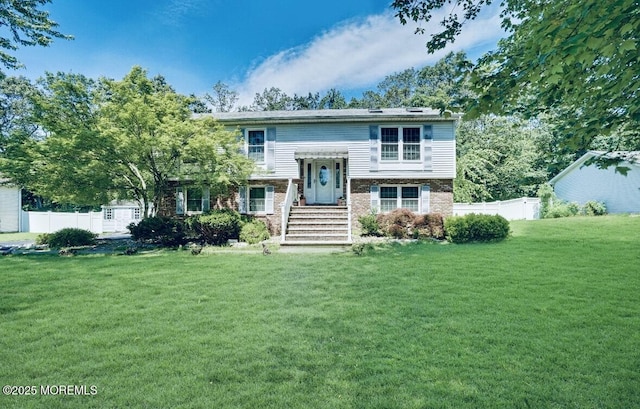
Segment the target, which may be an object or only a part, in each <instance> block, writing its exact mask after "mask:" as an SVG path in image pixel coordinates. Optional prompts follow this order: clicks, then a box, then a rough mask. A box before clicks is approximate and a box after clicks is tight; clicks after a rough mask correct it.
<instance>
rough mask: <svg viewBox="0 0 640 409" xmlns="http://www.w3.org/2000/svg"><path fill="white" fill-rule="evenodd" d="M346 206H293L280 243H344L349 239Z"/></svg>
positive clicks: (348, 242) (299, 244)
mask: <svg viewBox="0 0 640 409" xmlns="http://www.w3.org/2000/svg"><path fill="white" fill-rule="evenodd" d="M347 212H348V210H347V207H346V206H293V207H291V213H290V214H289V221H288V223H287V232H286V234H285V239H284V242H283V243H282V245H285V246H287V245H289V246H308V245H315V246H317V245H344V244H350V243H351V242H350V241H349V215H348V213H347Z"/></svg>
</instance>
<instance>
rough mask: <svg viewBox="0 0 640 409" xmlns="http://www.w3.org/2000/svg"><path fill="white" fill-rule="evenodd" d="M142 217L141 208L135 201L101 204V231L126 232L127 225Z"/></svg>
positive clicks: (136, 221)
mask: <svg viewBox="0 0 640 409" xmlns="http://www.w3.org/2000/svg"><path fill="white" fill-rule="evenodd" d="M141 219H142V210H141V209H140V206H139V205H138V204H137V203H135V202H116V201H113V202H111V203H109V204H108V205H105V206H102V233H120V232H127V231H128V230H127V226H128V225H129V224H131V223H138V222H139V221H140V220H141Z"/></svg>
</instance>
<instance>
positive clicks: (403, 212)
mask: <svg viewBox="0 0 640 409" xmlns="http://www.w3.org/2000/svg"><path fill="white" fill-rule="evenodd" d="M415 219H416V215H415V214H413V212H412V211H411V210H409V209H395V210H393V211H391V212H389V213H386V214H380V215H378V218H377V222H378V225H379V226H380V230H381V231H382V233H383V234H384V235H385V236H391V237H395V238H397V239H404V238H407V237H411V236H412V234H413V224H414V221H415Z"/></svg>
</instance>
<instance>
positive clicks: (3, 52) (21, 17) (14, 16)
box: [0, 0, 73, 73]
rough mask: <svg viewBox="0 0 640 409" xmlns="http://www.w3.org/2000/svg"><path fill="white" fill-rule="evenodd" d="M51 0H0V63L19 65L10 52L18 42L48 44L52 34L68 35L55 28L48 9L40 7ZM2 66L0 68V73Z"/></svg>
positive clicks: (63, 36) (69, 37)
mask: <svg viewBox="0 0 640 409" xmlns="http://www.w3.org/2000/svg"><path fill="white" fill-rule="evenodd" d="M50 2H51V0H3V1H0V28H1V29H2V30H1V31H0V33H1V34H0V64H2V65H4V66H5V67H6V68H9V69H16V68H20V67H21V64H20V62H19V61H18V59H17V58H16V57H15V56H13V55H11V53H12V52H13V51H16V50H17V49H18V48H19V47H22V46H27V47H28V46H37V45H39V46H44V47H46V46H48V45H49V44H51V42H52V41H53V39H54V38H64V39H71V38H73V37H71V36H68V35H65V34H62V33H61V32H59V31H58V30H57V29H56V28H57V27H58V24H57V23H56V22H55V21H52V20H51V19H49V13H48V12H47V11H44V10H41V9H40V7H41V6H43V5H45V4H47V3H50ZM1 72H2V70H0V73H1Z"/></svg>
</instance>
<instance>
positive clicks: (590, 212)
mask: <svg viewBox="0 0 640 409" xmlns="http://www.w3.org/2000/svg"><path fill="white" fill-rule="evenodd" d="M582 213H583V214H585V215H587V216H603V215H605V214H607V206H606V205H605V204H604V203H602V202H596V201H595V200H590V201H588V202H587V203H585V204H584V206H583V208H582Z"/></svg>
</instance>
